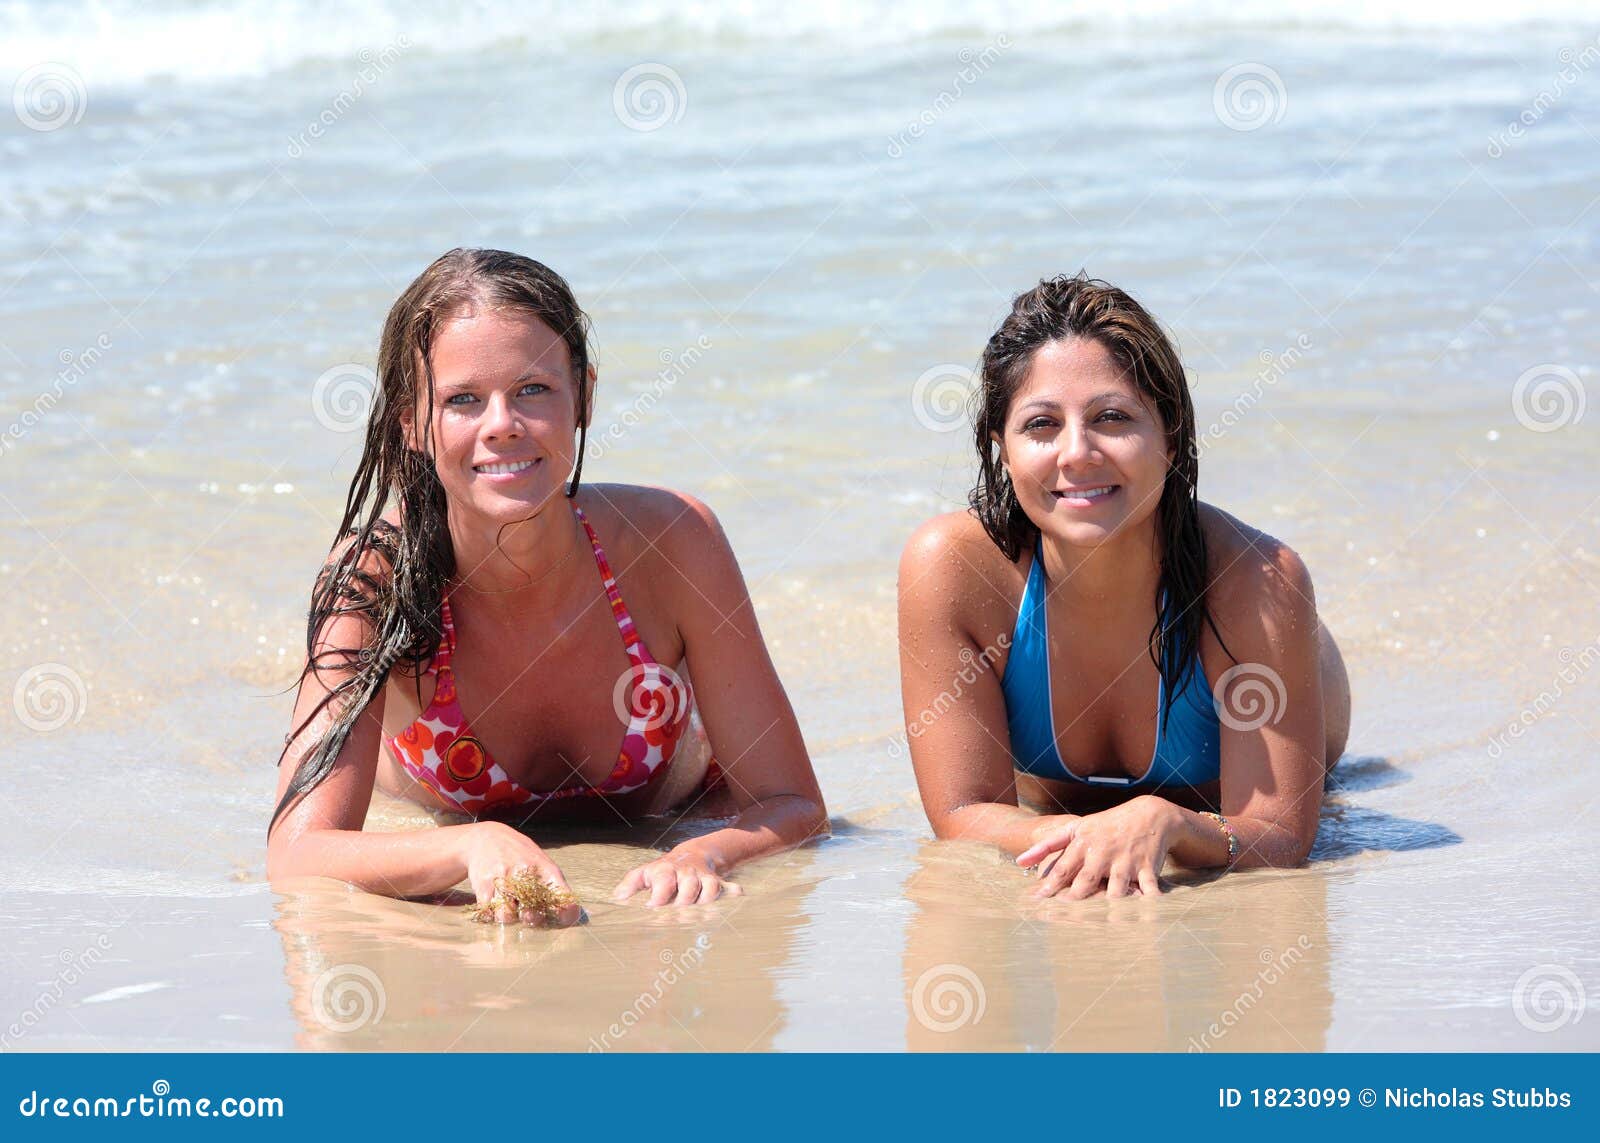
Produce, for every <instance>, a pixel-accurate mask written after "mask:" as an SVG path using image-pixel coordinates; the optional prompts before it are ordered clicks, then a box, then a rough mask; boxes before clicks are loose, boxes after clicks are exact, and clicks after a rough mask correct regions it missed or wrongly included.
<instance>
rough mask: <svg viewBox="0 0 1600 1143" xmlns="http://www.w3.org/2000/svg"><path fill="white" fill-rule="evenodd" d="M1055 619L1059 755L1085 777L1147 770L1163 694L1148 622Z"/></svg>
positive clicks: (1053, 695)
mask: <svg viewBox="0 0 1600 1143" xmlns="http://www.w3.org/2000/svg"><path fill="white" fill-rule="evenodd" d="M1153 618H1154V617H1153V616H1152V621H1153ZM1052 619H1055V620H1056V621H1054V622H1052V623H1051V625H1050V629H1049V638H1048V640H1047V646H1048V656H1047V661H1048V665H1049V694H1050V712H1051V725H1052V727H1053V728H1054V731H1055V738H1056V750H1057V751H1058V753H1059V754H1060V755H1061V761H1062V762H1063V763H1064V764H1065V765H1066V767H1067V769H1069V770H1070V771H1072V772H1073V773H1074V774H1077V775H1078V776H1079V777H1084V778H1087V777H1091V776H1103V777H1117V778H1123V777H1134V778H1137V777H1139V776H1141V775H1143V774H1144V772H1145V771H1146V770H1147V769H1148V768H1149V765H1150V759H1151V757H1152V756H1153V755H1154V753H1155V748H1156V731H1157V714H1158V703H1159V695H1160V674H1159V672H1158V671H1157V670H1156V665H1155V663H1154V661H1153V660H1152V659H1151V657H1150V652H1149V644H1148V638H1149V633H1150V629H1149V626H1147V625H1143V626H1142V625H1139V624H1137V623H1131V622H1123V623H1119V624H1116V625H1114V626H1100V627H1096V626H1094V625H1091V624H1089V623H1084V622H1064V621H1060V620H1059V619H1057V617H1052ZM1090 631H1092V632H1093V634H1092V635H1089V634H1087V632H1090Z"/></svg>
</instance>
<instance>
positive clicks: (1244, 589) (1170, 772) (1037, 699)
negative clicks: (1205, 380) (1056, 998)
mask: <svg viewBox="0 0 1600 1143" xmlns="http://www.w3.org/2000/svg"><path fill="white" fill-rule="evenodd" d="M981 372H982V378H981V391H980V392H979V394H978V395H977V401H978V407H977V414H976V418H975V422H976V423H975V435H974V441H975V444H976V446H977V451H978V458H979V469H980V471H979V477H978V481H977V485H976V487H975V488H974V490H973V493H972V497H971V508H970V510H969V511H966V512H956V513H950V514H948V515H944V516H939V517H936V518H935V519H933V520H930V521H928V522H927V523H926V524H924V525H923V526H922V527H921V528H919V529H918V530H917V532H916V533H915V534H914V535H913V536H912V537H911V540H910V541H909V542H908V543H907V545H906V548H905V553H904V555H903V556H902V558H901V563H900V649H901V689H902V698H903V700H904V706H905V718H906V728H907V733H908V736H909V742H910V745H911V755H912V762H913V764H914V766H915V768H916V774H917V783H918V786H919V788H920V790H921V793H922V801H923V806H924V808H925V809H926V811H927V814H928V818H929V821H930V822H931V823H932V825H933V828H934V832H935V833H936V834H937V835H938V836H939V837H941V838H968V839H974V840H982V841H989V842H993V843H995V844H996V845H998V846H1000V847H1001V848H1002V849H1004V850H1005V851H1006V852H1007V853H1010V854H1013V855H1016V857H1017V861H1018V863H1019V864H1020V865H1022V866H1024V867H1025V868H1033V867H1035V866H1041V877H1040V883H1039V885H1038V887H1037V888H1036V890H1035V892H1036V894H1038V895H1039V896H1042V897H1050V896H1056V895H1060V896H1063V897H1071V898H1078V897H1086V896H1089V895H1091V894H1094V893H1098V892H1100V891H1101V890H1102V889H1103V890H1104V891H1105V893H1106V894H1107V895H1108V896H1111V897H1120V896H1125V895H1127V894H1129V893H1146V894H1154V893H1158V892H1160V881H1159V878H1160V873H1161V869H1162V866H1163V864H1164V863H1165V862H1166V860H1167V859H1168V858H1171V859H1172V860H1173V861H1175V862H1177V863H1179V864H1181V865H1185V866H1190V867H1214V866H1232V867H1245V866H1261V865H1276V866H1285V865H1293V864H1296V863H1298V862H1300V861H1302V860H1304V859H1305V857H1306V856H1307V854H1308V852H1309V851H1310V849H1311V844H1312V841H1313V840H1314V838H1315V836H1316V830H1317V820H1318V815H1319V811H1320V809H1321V805H1322V792H1323V781H1324V778H1325V777H1326V775H1327V772H1328V771H1329V769H1331V768H1332V766H1333V764H1334V763H1335V762H1336V761H1337V759H1338V757H1339V755H1340V754H1341V753H1342V751H1343V749H1344V741H1345V737H1346V734H1347V731H1348V727H1349V707H1350V694H1349V684H1348V682H1347V680H1346V678H1345V673H1344V665H1343V662H1342V660H1341V659H1340V656H1339V651H1338V648H1337V647H1336V646H1335V644H1334V642H1333V639H1332V637H1331V636H1330V635H1329V634H1328V632H1327V630H1326V629H1325V628H1324V627H1323V626H1322V625H1321V623H1320V622H1319V621H1318V619H1317V610H1316V603H1315V599H1314V597H1313V594H1312V585H1311V577H1310V574H1309V573H1308V572H1307V571H1306V568H1305V565H1304V564H1303V563H1302V562H1301V560H1300V558H1299V557H1298V556H1297V555H1296V554H1295V553H1294V552H1293V551H1291V550H1290V549H1289V548H1288V547H1286V546H1285V545H1283V544H1281V543H1279V542H1278V541H1277V540H1275V539H1273V538H1272V537H1270V536H1268V535H1266V534H1265V533H1263V532H1260V531H1257V530H1256V529H1254V528H1251V527H1250V526H1248V525H1247V524H1244V523H1243V522H1241V521H1239V520H1237V519H1235V518H1234V517H1232V516H1230V515H1228V514H1227V513H1226V512H1223V511H1221V510H1219V509H1217V508H1213V507H1211V506H1210V505H1206V504H1202V503H1201V502H1200V501H1199V498H1198V496H1197V494H1196V489H1197V460H1198V457H1197V450H1196V447H1195V425H1194V408H1193V405H1192V404H1191V402H1190V399H1189V390H1188V385H1187V382H1186V379H1185V376H1184V372H1183V366H1182V364H1181V363H1180V361H1179V359H1178V355H1177V353H1176V351H1175V350H1174V348H1173V346H1172V343H1171V342H1170V341H1169V340H1168V338H1167V336H1166V335H1165V333H1163V332H1162V330H1161V328H1160V326H1158V325H1157V324H1156V322H1155V321H1154V320H1153V319H1152V318H1151V317H1150V315H1149V314H1148V313H1146V312H1145V310H1144V309H1143V308H1142V307H1141V306H1140V305H1139V304H1138V303H1137V302H1136V301H1134V300H1133V299H1132V298H1131V297H1129V296H1128V295H1127V294H1126V293H1124V292H1123V291H1121V290H1119V289H1117V288H1115V287H1114V286H1111V285H1109V284H1107V283H1105V282H1101V281H1097V280H1093V279H1089V278H1085V277H1082V276H1078V277H1073V278H1068V277H1058V278H1053V279H1050V280H1048V281H1044V282H1041V283H1040V284H1039V285H1038V286H1037V287H1036V288H1034V289H1032V290H1029V291H1027V292H1026V293H1024V294H1022V295H1020V296H1019V297H1018V298H1017V299H1016V301H1015V303H1014V305H1013V307H1012V311H1011V314H1010V316H1008V317H1007V318H1006V319H1005V321H1004V322H1002V323H1001V325H1000V328H999V329H998V330H997V331H996V332H995V334H994V336H992V337H991V338H990V339H989V343H988V345H987V346H986V348H985V349H984V353H983V359H982V364H981ZM1024 805H1026V807H1028V808H1024ZM1041 863H1043V864H1042V865H1041Z"/></svg>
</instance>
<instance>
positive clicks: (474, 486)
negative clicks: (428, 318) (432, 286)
mask: <svg viewBox="0 0 1600 1143" xmlns="http://www.w3.org/2000/svg"><path fill="white" fill-rule="evenodd" d="M432 363H433V373H434V386H435V391H434V399H433V425H432V442H433V454H434V465H435V468H436V470H437V472H438V474H439V481H440V483H441V484H443V485H444V489H445V493H446V495H447V496H448V497H449V502H450V506H451V511H452V512H453V513H462V514H464V515H470V516H476V517H479V518H481V519H483V520H484V521H485V522H488V523H506V522H510V521H515V520H521V519H526V518H527V517H528V516H530V515H531V514H533V513H534V512H537V511H538V510H539V509H540V508H541V507H543V505H544V504H545V503H547V502H548V501H549V500H550V499H551V498H552V497H553V496H555V495H556V494H557V493H558V492H560V491H561V490H562V488H563V487H564V484H565V482H566V479H567V474H568V473H569V472H571V471H572V466H573V463H574V461H575V459H576V452H575V440H574V437H575V434H576V433H577V429H578V396H579V393H578V384H577V379H576V378H574V377H573V376H572V363H571V356H570V354H569V353H568V350H567V345H566V342H564V341H563V340H562V339H561V337H560V336H559V335H558V334H557V333H556V332H555V331H554V330H553V329H551V328H550V327H549V326H547V325H545V323H544V322H542V321H540V320H539V319H538V318H536V317H533V316H531V315H529V314H526V313H521V312H518V311H515V310H505V309H490V308H487V307H484V306H469V307H465V308H463V309H461V310H459V311H457V312H456V313H455V314H454V315H452V316H451V317H450V318H447V319H445V320H444V321H441V322H440V323H439V326H438V328H437V330H436V332H435V335H434V340H433V355H432ZM593 380H594V371H593V368H592V367H591V369H590V373H589V377H588V378H587V379H586V383H588V384H590V385H592V384H593ZM426 410H427V405H426V394H422V395H421V399H419V401H418V404H417V407H416V409H415V410H414V411H406V412H402V414H401V423H402V426H403V427H404V429H405V431H406V434H407V437H408V439H410V440H412V441H413V442H414V441H415V439H416V438H415V435H414V433H413V426H414V424H415V423H416V421H417V420H418V419H420V418H421V417H422V416H423V415H424V414H425V413H426Z"/></svg>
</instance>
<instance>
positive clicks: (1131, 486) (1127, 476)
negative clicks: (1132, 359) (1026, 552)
mask: <svg viewBox="0 0 1600 1143" xmlns="http://www.w3.org/2000/svg"><path fill="white" fill-rule="evenodd" d="M996 440H997V441H998V442H999V445H1000V459H1001V462H1002V463H1003V464H1004V465H1005V466H1006V467H1007V469H1009V471H1010V473H1011V482H1012V486H1013V487H1014V488H1015V489H1016V495H1017V503H1018V504H1019V505H1021V507H1022V510H1023V512H1024V513H1026V514H1027V516H1028V519H1029V520H1031V521H1032V522H1033V523H1034V524H1035V525H1036V526H1037V527H1038V528H1039V531H1040V532H1041V533H1043V534H1044V535H1046V536H1050V537H1052V538H1054V539H1057V540H1060V541H1062V542H1064V543H1068V544H1071V545H1073V546H1075V547H1094V546H1097V545H1099V544H1103V543H1105V542H1106V541H1107V540H1109V539H1111V538H1113V537H1114V536H1121V535H1125V534H1127V533H1128V532H1130V531H1131V530H1133V529H1136V528H1138V527H1140V526H1141V525H1143V524H1145V523H1146V522H1147V521H1149V520H1150V518H1151V516H1152V515H1153V514H1154V513H1155V511H1156V508H1157V506H1158V505H1159V504H1160V502H1161V492H1162V489H1163V487H1164V485H1165V482H1166V478H1167V468H1168V461H1169V460H1170V458H1171V453H1170V452H1169V450H1168V448H1167V441H1166V430H1165V426H1164V425H1163V424H1162V423H1161V419H1160V417H1159V416H1158V415H1157V413H1156V412H1155V410H1154V408H1153V407H1151V406H1150V405H1149V404H1148V403H1147V402H1146V401H1145V400H1143V399H1141V395H1140V393H1139V391H1138V389H1136V388H1135V387H1134V384H1133V382H1132V380H1130V379H1129V378H1128V376H1127V375H1126V373H1125V372H1124V371H1123V369H1122V368H1121V367H1120V366H1119V365H1118V364H1117V362H1116V360H1115V359H1114V358H1113V357H1112V356H1111V354H1110V353H1109V352H1108V351H1107V350H1106V348H1105V346H1103V345H1102V344H1101V343H1100V342H1098V341H1095V340H1093V339H1089V338H1070V339H1066V340H1060V341H1051V342H1048V343H1046V344H1045V345H1042V346H1040V347H1039V349H1038V350H1037V351H1036V352H1035V353H1034V354H1033V359H1032V361H1031V363H1030V364H1029V367H1028V372H1027V375H1026V376H1024V377H1023V379H1022V382H1021V384H1019V385H1018V386H1017V391H1016V393H1015V394H1014V395H1013V396H1012V398H1011V404H1010V407H1009V408H1008V409H1007V412H1006V419H1005V428H1004V432H1003V433H1002V434H1000V435H999V436H997V437H996Z"/></svg>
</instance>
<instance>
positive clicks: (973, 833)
mask: <svg viewBox="0 0 1600 1143" xmlns="http://www.w3.org/2000/svg"><path fill="white" fill-rule="evenodd" d="M1071 820H1073V818H1072V815H1067V814H1058V815H1041V814H1037V813H1035V812H1034V811H1032V810H1027V809H1023V808H1022V807H1021V806H1013V805H1010V804H1008V803H1006V802H971V803H969V804H967V805H965V806H960V807H958V808H957V809H954V810H951V811H949V812H948V813H946V814H944V815H942V816H941V817H939V818H938V819H937V820H936V822H935V826H934V833H935V834H936V835H937V836H938V837H940V838H942V839H952V840H959V841H987V842H991V843H993V844H994V845H998V846H999V847H1000V848H1001V849H1003V850H1004V851H1005V852H1006V856H1008V857H1015V856H1017V854H1019V853H1022V852H1023V851H1024V850H1026V849H1028V848H1029V847H1030V846H1032V845H1033V843H1034V842H1036V841H1038V840H1039V838H1040V837H1041V836H1043V834H1044V833H1045V832H1048V831H1049V830H1050V829H1051V828H1053V827H1055V826H1059V825H1061V824H1062V823H1064V822H1068V821H1071Z"/></svg>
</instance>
